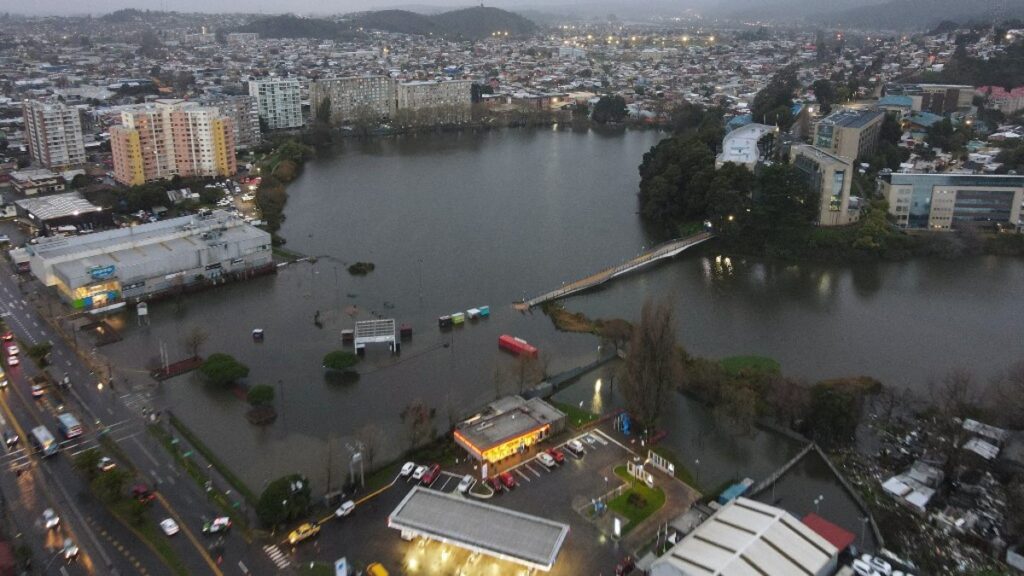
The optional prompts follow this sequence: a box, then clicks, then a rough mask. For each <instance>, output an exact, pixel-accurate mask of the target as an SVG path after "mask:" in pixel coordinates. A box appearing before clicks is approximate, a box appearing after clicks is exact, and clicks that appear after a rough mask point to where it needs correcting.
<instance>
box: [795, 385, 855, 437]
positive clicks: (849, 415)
mask: <svg viewBox="0 0 1024 576" xmlns="http://www.w3.org/2000/svg"><path fill="white" fill-rule="evenodd" d="M860 411H861V397H860V395H859V394H857V393H855V392H854V391H852V390H851V389H850V388H848V387H846V386H843V385H840V384H833V383H828V382H819V383H818V384H815V385H814V386H813V387H812V388H811V401H810V405H809V406H808V408H807V431H808V433H809V434H810V436H811V438H813V439H814V441H815V442H817V443H818V444H822V445H824V446H835V445H840V444H849V443H850V442H852V441H853V439H854V434H855V433H856V431H857V424H858V422H860Z"/></svg>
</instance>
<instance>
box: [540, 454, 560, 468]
mask: <svg viewBox="0 0 1024 576" xmlns="http://www.w3.org/2000/svg"><path fill="white" fill-rule="evenodd" d="M537 461H538V462H540V463H541V464H543V465H544V466H547V467H548V468H554V467H555V466H558V464H557V463H556V462H555V459H554V458H552V457H551V455H550V454H548V453H547V452H541V453H540V454H537Z"/></svg>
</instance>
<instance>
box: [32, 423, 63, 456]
mask: <svg viewBox="0 0 1024 576" xmlns="http://www.w3.org/2000/svg"><path fill="white" fill-rule="evenodd" d="M31 436H32V445H33V446H35V447H36V450H38V451H39V452H41V453H42V455H43V457H44V458H45V457H47V456H53V455H54V454H56V453H57V449H58V446H57V440H56V439H54V437H53V434H50V431H49V430H47V429H46V426H36V427H35V428H33V429H32V434H31Z"/></svg>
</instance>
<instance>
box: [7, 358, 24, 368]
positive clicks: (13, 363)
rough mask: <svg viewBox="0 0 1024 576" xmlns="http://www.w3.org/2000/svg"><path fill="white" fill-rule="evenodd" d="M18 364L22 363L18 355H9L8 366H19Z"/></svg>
mask: <svg viewBox="0 0 1024 576" xmlns="http://www.w3.org/2000/svg"><path fill="white" fill-rule="evenodd" d="M18 364H21V360H20V359H19V358H18V357H17V356H8V357H7V365H8V366H17V365H18Z"/></svg>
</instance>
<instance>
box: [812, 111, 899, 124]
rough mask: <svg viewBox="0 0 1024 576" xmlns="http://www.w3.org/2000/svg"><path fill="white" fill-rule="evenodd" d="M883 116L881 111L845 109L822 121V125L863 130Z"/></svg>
mask: <svg viewBox="0 0 1024 576" xmlns="http://www.w3.org/2000/svg"><path fill="white" fill-rule="evenodd" d="M882 114H884V112H882V111H880V110H852V109H849V108H844V109H841V110H836V111H835V112H833V113H831V114H829V115H828V116H826V117H825V118H823V119H822V120H821V121H822V123H825V124H832V125H833V126H839V127H842V128H863V127H864V126H867V125H868V124H870V123H871V122H873V121H874V120H875V119H876V118H878V117H880V116H881V115H882Z"/></svg>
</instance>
